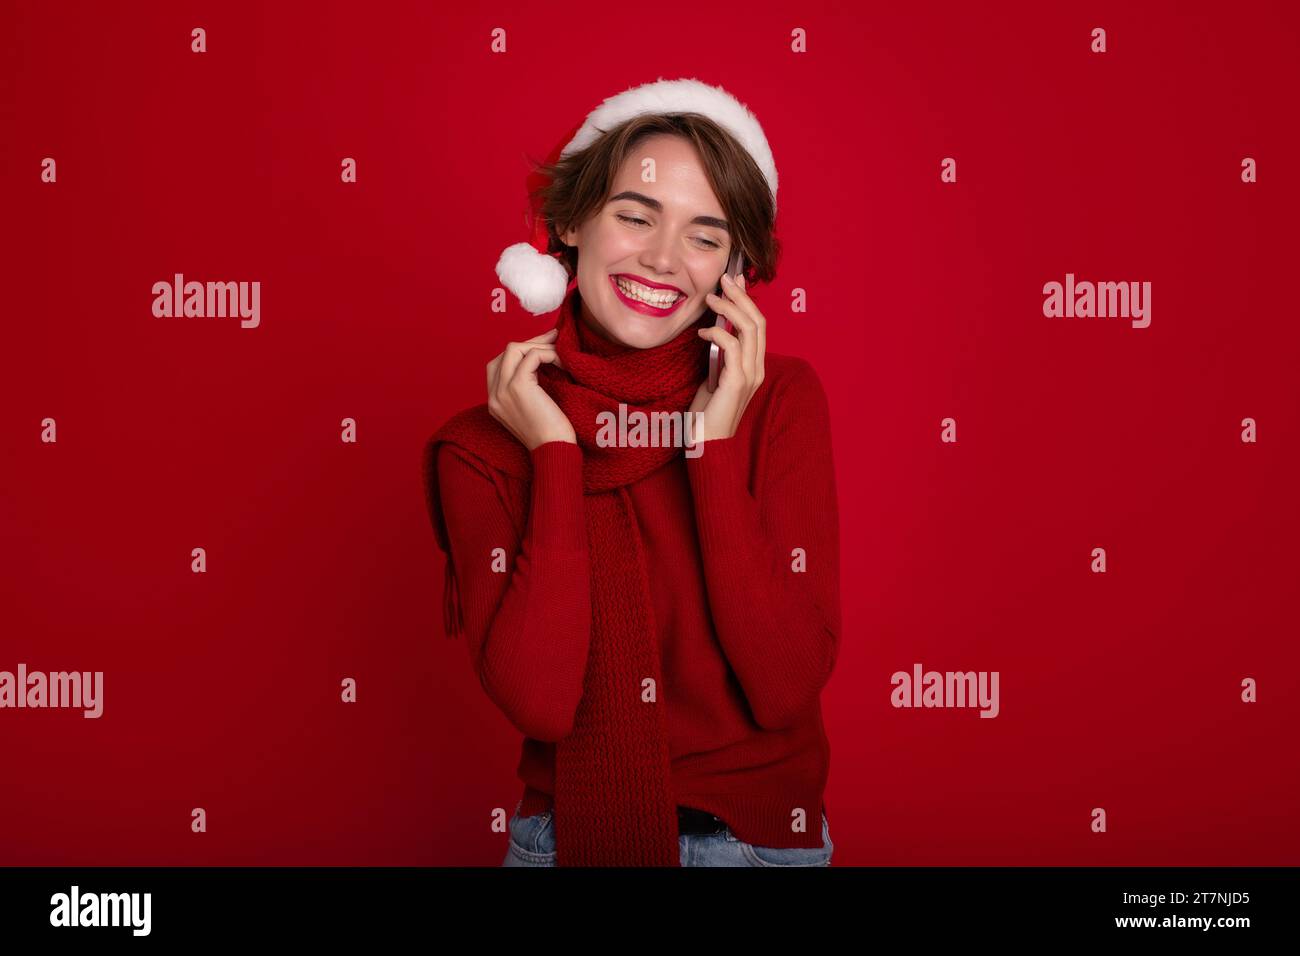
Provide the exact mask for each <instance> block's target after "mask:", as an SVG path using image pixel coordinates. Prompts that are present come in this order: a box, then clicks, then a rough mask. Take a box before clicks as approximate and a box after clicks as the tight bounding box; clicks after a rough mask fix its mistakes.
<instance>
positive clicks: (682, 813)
mask: <svg viewBox="0 0 1300 956" xmlns="http://www.w3.org/2000/svg"><path fill="white" fill-rule="evenodd" d="M725 829H727V824H726V822H725V821H724V820H721V819H719V818H718V817H715V816H714V815H713V814H711V813H708V812H706V811H704V810H697V809H695V807H683V806H681V805H678V807H677V832H678V834H680V835H682V836H685V835H686V834H689V833H721V832H722V831H723V830H725Z"/></svg>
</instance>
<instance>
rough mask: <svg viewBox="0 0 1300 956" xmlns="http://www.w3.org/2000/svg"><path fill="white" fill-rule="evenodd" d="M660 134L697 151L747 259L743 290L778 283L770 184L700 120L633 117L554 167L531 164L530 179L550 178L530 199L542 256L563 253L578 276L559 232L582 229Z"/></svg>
mask: <svg viewBox="0 0 1300 956" xmlns="http://www.w3.org/2000/svg"><path fill="white" fill-rule="evenodd" d="M657 133H668V134H671V135H674V136H680V137H682V138H683V139H685V140H687V141H688V142H689V143H691V144H693V145H694V146H695V149H696V152H697V153H699V156H700V161H701V162H702V164H703V166H704V174H705V176H707V177H708V180H709V185H710V186H711V187H712V188H713V193H714V195H715V196H717V197H718V202H720V203H721V204H722V210H723V215H724V216H725V217H726V220H727V223H728V225H729V226H730V233H731V237H730V238H731V241H732V243H734V244H736V245H739V246H740V249H741V253H742V254H743V255H744V257H745V268H744V276H745V284H746V286H752V285H753V284H754V283H755V282H770V281H771V280H772V279H773V278H774V277H775V276H776V262H777V259H778V258H779V257H780V254H781V244H780V242H778V241H777V239H776V237H775V236H774V235H773V234H772V233H773V229H774V226H775V220H776V211H775V205H774V203H773V202H772V194H771V192H770V190H769V187H768V185H767V179H766V178H765V177H764V176H763V173H762V172H761V171H760V170H759V168H758V164H756V163H755V162H754V158H753V157H752V156H750V155H749V153H748V151H746V149H745V148H744V147H743V146H741V145H740V143H738V142H737V141H736V140H735V138H734V137H732V135H731V134H730V133H728V132H727V131H726V130H724V129H723V128H722V127H721V126H719V125H718V124H717V123H715V122H714V121H713V120H711V119H709V118H708V117H707V116H703V115H701V114H699V113H667V114H664V113H658V114H643V115H641V116H634V117H633V118H632V119H630V120H627V121H626V122H623V123H621V124H619V125H618V126H615V127H613V128H612V129H609V130H607V131H606V132H605V133H604V134H603V135H602V136H600V138H598V139H597V140H596V141H595V142H593V143H592V144H591V145H590V146H587V147H586V148H585V149H582V150H579V151H578V152H575V153H572V154H570V155H568V156H565V157H563V158H562V159H560V160H559V161H558V162H556V163H553V164H548V163H537V162H536V161H533V165H534V170H535V174H540V175H542V176H544V177H545V178H546V179H547V183H546V185H543V186H541V187H539V188H538V189H536V190H534V191H533V193H532V194H531V195H530V196H529V199H530V200H532V199H533V197H535V196H537V195H539V194H540V196H541V197H542V207H541V209H542V216H543V217H544V218H545V219H546V232H547V235H548V236H549V242H548V244H547V251H548V252H563V253H564V262H565V264H566V265H567V266H568V269H569V275H570V276H575V275H577V274H578V250H577V249H576V248H574V247H572V246H566V245H565V244H564V242H563V241H562V240H561V239H560V233H561V232H563V231H565V229H567V228H568V227H569V226H570V225H571V224H572V225H579V224H581V223H583V222H586V220H587V219H588V218H589V217H590V216H591V215H593V214H594V213H596V212H598V211H599V210H600V209H601V208H602V207H603V206H604V205H605V202H606V200H607V199H608V197H609V194H610V192H611V191H612V188H613V184H614V179H615V177H616V176H617V175H618V171H619V170H620V169H621V168H622V166H623V161H624V159H626V158H627V156H628V155H629V154H630V153H631V152H632V151H633V149H634V148H635V147H636V145H637V144H638V143H639V142H640V141H641V140H643V139H645V138H647V137H649V136H653V135H655V134H657Z"/></svg>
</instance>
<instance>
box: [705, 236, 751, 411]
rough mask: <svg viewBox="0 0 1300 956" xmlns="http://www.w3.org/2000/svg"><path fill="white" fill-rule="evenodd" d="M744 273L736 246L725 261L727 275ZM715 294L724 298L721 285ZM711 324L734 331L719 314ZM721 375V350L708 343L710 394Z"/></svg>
mask: <svg viewBox="0 0 1300 956" xmlns="http://www.w3.org/2000/svg"><path fill="white" fill-rule="evenodd" d="M744 271H745V257H744V256H742V255H741V254H740V246H736V247H735V248H734V249H733V250H732V251H731V258H730V259H728V260H727V275H729V276H731V278H732V279H735V278H737V277H738V276H739V275H740V274H741V273H742V272H744ZM716 294H717V295H722V296H723V297H724V298H725V295H723V291H722V285H721V283H719V285H718V291H717V293H716ZM713 324H714V326H717V327H721V328H722V329H725V330H726V331H727V332H734V331H735V329H734V328H732V326H731V323H730V322H728V321H727V317H726V316H725V315H722V314H720V313H719V315H718V320H717V321H716V322H714V323H713ZM721 374H722V349H720V348H718V344H717V343H716V342H710V343H709V391H710V392H716V391H717V390H718V376H719V375H721Z"/></svg>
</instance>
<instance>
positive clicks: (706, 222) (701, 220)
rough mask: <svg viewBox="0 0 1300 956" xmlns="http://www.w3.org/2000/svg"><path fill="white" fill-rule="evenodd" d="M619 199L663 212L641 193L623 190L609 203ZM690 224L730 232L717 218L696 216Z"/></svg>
mask: <svg viewBox="0 0 1300 956" xmlns="http://www.w3.org/2000/svg"><path fill="white" fill-rule="evenodd" d="M620 199H631V200H632V201H633V202H639V203H641V205H643V206H649V207H650V208H651V209H653V210H654V211H655V212H663V211H664V204H663V203H661V202H660V201H659V200H658V199H652V198H651V197H649V196H647V195H645V194H643V193H639V192H636V191H635V190H631V189H625V190H623V191H622V192H621V193H619V194H618V195H617V196H611V197H610V199H609V201H610V202H618V201H619V200H620ZM691 222H692V223H693V224H694V223H698V224H699V225H701V226H715V227H716V228H718V229H726V230H728V231H730V230H729V227H728V226H727V220H725V219H719V218H718V217H717V216H696V217H695V218H694V219H692V220H691Z"/></svg>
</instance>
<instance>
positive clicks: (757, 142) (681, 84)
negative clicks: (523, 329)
mask: <svg viewBox="0 0 1300 956" xmlns="http://www.w3.org/2000/svg"><path fill="white" fill-rule="evenodd" d="M646 113H651V114H661V113H663V114H671V113H701V114H703V115H704V116H707V117H708V118H709V119H711V120H713V121H714V122H715V123H717V124H718V125H719V126H721V127H722V128H723V129H724V130H726V131H727V132H728V133H730V134H731V135H732V136H733V137H734V138H735V139H736V141H737V142H738V143H740V145H741V146H742V147H743V148H744V149H745V150H746V151H747V152H748V153H749V155H750V156H752V157H753V158H754V162H755V163H756V164H757V166H758V168H759V170H760V171H761V172H762V173H763V177H764V178H765V179H766V180H767V185H768V187H769V188H770V189H771V191H772V211H773V213H775V211H776V163H775V162H774V161H773V159H772V150H771V148H770V147H769V146H768V145H767V137H766V136H764V135H763V127H762V126H761V125H759V122H758V119H757V118H756V117H755V116H754V114H753V113H751V112H750V111H749V109H748V108H747V107H746V106H745V105H744V104H743V103H741V102H740V101H739V100H738V99H736V98H735V97H734V96H732V95H731V94H730V93H728V92H727V91H726V90H724V89H723V88H722V87H720V86H709V85H708V84H706V83H701V82H700V81H699V80H695V79H680V80H665V79H662V78H660V79H658V80H656V81H655V82H653V83H645V84H643V85H641V86H634V87H632V88H631V89H628V90H624V91H623V92H622V93H618V94H616V95H614V96H611V97H609V98H608V99H606V100H605V101H604V102H603V103H601V104H600V105H599V106H597V107H596V108H595V109H594V110H592V111H591V112H590V113H588V114H587V118H586V119H585V120H584V121H583V122H582V123H581V124H580V125H579V126H577V127H576V128H575V130H574V131H572V132H571V134H570V135H569V137H568V138H567V142H566V144H565V146H564V148H563V149H560V150H558V151H556V150H552V152H551V154H550V156H548V157H547V162H548V163H554V162H557V161H558V160H559V159H563V158H564V157H565V156H568V155H569V154H570V153H575V152H577V151H578V150H581V149H585V148H586V147H588V146H590V145H591V144H592V143H593V142H595V141H596V139H597V138H599V137H600V136H602V135H603V134H604V133H605V132H606V131H607V130H609V129H612V128H613V127H615V126H617V125H619V124H620V123H623V122H626V121H627V120H629V119H632V118H633V117H635V116H640V115H642V114H646ZM545 183H546V180H545V177H544V176H543V175H542V174H541V173H539V172H537V171H534V172H533V173H531V174H530V175H529V177H528V189H529V193H530V196H532V206H531V208H530V210H529V212H528V214H527V216H526V217H525V222H526V223H527V225H528V227H529V231H530V233H531V235H532V238H531V240H530V241H529V242H516V243H515V244H514V245H512V246H507V247H506V249H505V251H504V252H502V253H501V258H500V259H498V260H497V269H496V272H497V278H499V279H500V280H501V282H502V284H503V285H504V286H505V287H506V288H507V289H509V290H510V291H511V292H513V293H514V294H515V296H516V297H517V298H518V299H519V302H520V304H522V305H523V307H524V308H525V309H527V310H528V311H529V312H531V313H533V315H542V314H544V313H547V312H553V311H554V310H556V309H558V308H559V307H560V305H561V304H562V303H563V302H564V297H565V296H566V295H568V294H569V292H570V291H572V289H573V287H574V286H575V285H577V282H578V279H577V276H574V277H573V279H570V278H569V273H568V270H567V269H565V267H564V263H563V262H561V261H560V257H561V256H563V252H555V253H551V252H548V251H547V246H548V244H549V239H550V237H549V235H548V234H547V230H546V220H545V218H544V217H543V216H542V214H541V200H540V198H539V197H537V196H535V195H533V194H534V190H536V189H537V188H539V187H540V186H543V185H545Z"/></svg>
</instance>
